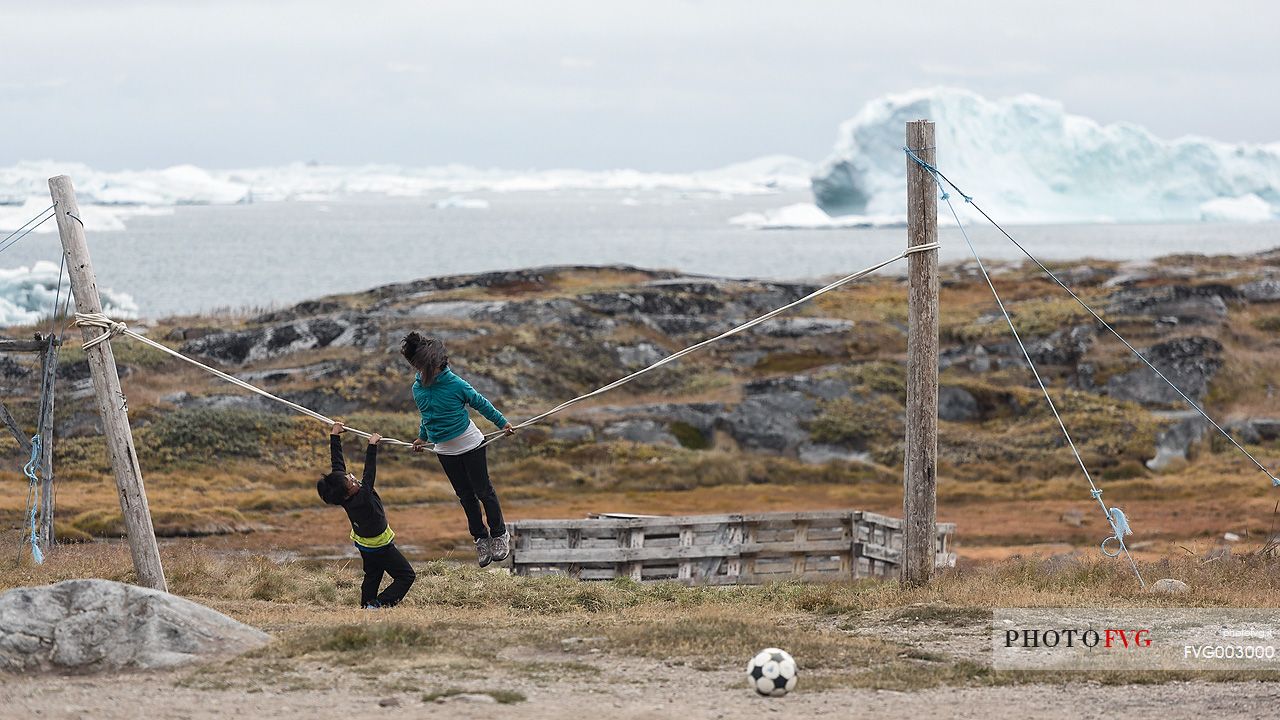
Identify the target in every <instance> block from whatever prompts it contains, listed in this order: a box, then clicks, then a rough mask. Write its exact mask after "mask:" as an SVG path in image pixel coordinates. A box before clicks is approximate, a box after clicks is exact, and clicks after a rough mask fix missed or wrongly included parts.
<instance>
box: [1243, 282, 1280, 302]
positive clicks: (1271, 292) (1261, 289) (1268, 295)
mask: <svg viewBox="0 0 1280 720" xmlns="http://www.w3.org/2000/svg"><path fill="white" fill-rule="evenodd" d="M1240 294H1241V295H1242V296H1244V299H1246V300H1248V301H1250V302H1267V303H1269V302H1280V279H1276V278H1263V279H1261V280H1255V281H1253V282H1248V283H1245V284H1243V285H1241V286H1240Z"/></svg>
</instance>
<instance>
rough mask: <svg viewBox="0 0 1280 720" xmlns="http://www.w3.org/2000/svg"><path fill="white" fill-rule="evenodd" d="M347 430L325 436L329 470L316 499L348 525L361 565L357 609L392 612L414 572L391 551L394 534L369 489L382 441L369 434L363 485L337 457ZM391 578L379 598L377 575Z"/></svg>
mask: <svg viewBox="0 0 1280 720" xmlns="http://www.w3.org/2000/svg"><path fill="white" fill-rule="evenodd" d="M346 430H347V428H346V427H344V426H343V424H342V423H334V424H333V427H332V428H331V429H330V430H329V457H330V460H331V462H332V469H331V471H330V472H329V474H327V475H325V476H324V477H322V478H320V481H319V482H317V483H316V492H317V493H319V495H320V499H321V500H324V501H325V502H326V503H328V504H329V505H341V506H342V509H343V510H346V511H347V519H349V520H350V521H351V541H352V542H354V543H355V545H356V549H357V550H359V551H360V559H361V560H362V561H363V563H364V582H363V583H362V584H361V585H360V607H362V608H380V607H392V606H393V605H395V604H397V603H399V602H400V601H401V600H403V599H404V596H405V593H407V592H409V587H410V586H412V585H413V581H414V580H415V579H416V578H417V574H416V573H414V571H413V566H412V565H410V564H409V561H408V560H405V559H404V555H401V554H400V551H399V550H398V549H397V548H396V546H395V543H394V542H393V541H394V540H395V537H396V534H395V532H393V531H392V530H391V526H390V525H388V524H387V514H386V512H385V511H384V510H383V509H382V498H380V497H378V492H377V491H376V490H374V489H373V483H374V479H375V477H376V475H377V467H376V465H377V460H378V442H379V441H380V440H382V436H381V435H378V434H377V433H374V434H373V435H371V436H370V437H369V446H368V449H366V450H365V456H364V479H363V480H356V476H355V475H353V474H351V473H349V472H347V464H346V462H345V461H344V460H343V457H342V433H344V432H346ZM383 573H386V574H388V575H390V576H391V584H390V585H388V586H387V589H386V590H383V591H382V593H379V592H378V587H379V586H380V585H382V575H383Z"/></svg>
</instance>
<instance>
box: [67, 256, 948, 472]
mask: <svg viewBox="0 0 1280 720" xmlns="http://www.w3.org/2000/svg"><path fill="white" fill-rule="evenodd" d="M938 247H939V244H938V243H930V244H928V245H916V246H914V247H911V248H908V249H907V250H905V251H903V252H901V253H899V254H897V255H895V256H893V257H892V258H889V259H888V260H884V261H882V262H878V263H876V264H874V265H871V266H870V267H867V268H864V269H862V270H859V271H858V272H855V273H852V274H850V275H846V276H844V277H842V278H840V279H838V280H835V281H834V282H831V283H829V284H827V285H825V286H823V287H821V288H819V289H817V290H815V291H813V292H811V293H809V294H808V295H805V296H804V297H802V298H800V299H799V300H795V301H793V302H790V303H787V304H786V305H783V306H782V307H779V308H777V309H774V310H770V311H769V312H767V313H765V314H763V315H761V316H759V317H756V318H752V319H751V320H748V321H746V322H744V323H742V324H741V325H738V326H736V327H733V328H731V329H729V330H726V331H725V332H723V333H720V334H719V335H716V336H715V337H712V338H708V339H706V340H703V341H701V342H698V343H695V344H694V345H690V346H689V347H687V348H684V349H683V350H680V351H678V352H676V353H673V354H671V355H668V356H667V357H665V358H662V359H661V360H659V361H657V362H655V363H653V364H652V365H649V366H648V367H645V368H643V369H641V370H637V371H636V372H633V373H631V374H630V375H627V376H626V377H623V378H620V379H618V380H615V381H613V382H611V383H609V384H608V385H605V386H603V387H600V388H597V389H595V390H592V391H591V392H589V393H585V394H583V395H579V396H578V397H575V398H573V399H572V400H568V401H566V402H563V403H561V404H559V405H557V406H556V407H554V408H551V409H550V410H548V411H546V412H544V413H542V414H540V415H536V416H534V417H532V418H530V419H528V420H525V421H524V422H522V423H519V424H518V425H513V426H512V427H513V428H515V429H520V428H525V427H528V426H530V425H533V424H534V423H537V422H541V421H543V420H545V419H547V418H548V417H551V416H552V415H555V414H556V413H558V412H561V411H563V410H565V409H567V408H569V407H572V406H574V405H576V404H578V403H580V402H582V401H584V400H587V399H589V398H593V397H595V396H597V395H600V394H603V393H606V392H608V391H610V390H613V389H615V388H618V387H621V386H623V385H626V384H627V383H629V382H631V381H632V380H635V379H636V378H638V377H640V376H641V375H644V374H645V373H648V372H652V371H653V370H656V369H658V368H660V367H662V366H663V365H667V364H669V363H672V362H675V361H676V360H679V359H680V358H682V357H684V356H686V355H689V354H690V353H693V352H696V351H698V350H701V349H702V348H705V347H707V346H708V345H711V344H713V343H716V342H719V341H721V340H724V339H725V338H728V337H732V336H734V335H737V334H738V333H741V332H744V331H746V330H749V329H751V328H753V327H755V326H757V325H759V324H761V323H763V322H766V321H768V320H771V319H773V318H775V317H777V316H778V315H781V314H782V313H784V312H787V311H788V310H791V309H792V308H794V307H796V306H798V305H802V304H804V303H806V302H809V301H811V300H813V299H814V298H817V297H819V296H821V295H825V294H826V293H829V292H831V291H833V290H836V289H837V288H840V287H843V286H844V285H847V284H849V283H851V282H853V281H855V280H859V279H861V278H864V277H866V276H867V275H870V274H871V273H874V272H876V271H877V270H880V269H881V268H884V267H886V266H888V265H890V264H892V263H894V262H897V261H898V260H902V259H903V258H906V257H907V256H909V255H913V254H915V253H921V252H928V251H931V250H937V249H938ZM74 324H75V325H78V326H80V327H82V328H98V329H100V330H103V333H102V334H101V335H98V336H97V337H93V338H90V339H89V340H86V341H85V342H84V349H85V350H88V349H91V348H93V347H94V346H96V345H99V344H101V343H104V342H109V341H110V340H111V338H113V337H116V336H119V335H124V336H127V337H130V338H133V339H134V340H137V341H139V342H141V343H143V344H144V345H147V346H149V347H152V348H154V349H156V350H159V351H160V352H163V353H165V354H167V355H171V356H173V357H175V358H177V359H179V360H181V361H183V362H185V363H189V364H191V365H194V366H196V367H198V368H200V369H201V370H204V371H205V372H208V373H210V374H212V375H214V376H217V377H219V378H221V379H223V380H225V381H227V382H229V383H231V384H232V385H235V386H237V387H239V388H243V389H245V390H248V391H249V392H251V393H254V394H256V395H260V396H262V397H264V398H267V399H268V400H272V401H275V402H277V403H280V404H281V405H284V406H286V407H288V408H289V409H291V410H293V411H295V412H297V413H299V414H302V415H305V416H307V417H309V418H312V419H314V420H318V421H319V422H322V423H325V424H326V425H332V424H334V422H336V421H335V420H333V419H332V418H329V417H327V416H325V415H322V414H320V413H318V412H316V411H314V410H311V409H310V408H306V407H303V406H302V405H299V404H297V403H295V402H292V401H289V400H285V399H284V398H282V397H279V396H277V395H273V394H271V393H269V392H267V391H266V390H263V389H262V388H259V387H257V386H255V385H252V384H250V383H247V382H245V381H244V380H241V379H240V378H237V377H235V376H233V375H229V374H227V373H225V372H223V371H221V370H218V369H217V368H213V367H210V366H208V365H206V364H204V363H202V362H200V361H199V360H195V359H194V358H190V357H188V356H186V355H183V354H182V353H180V352H178V351H176V350H174V349H172V348H169V347H167V346H165V345H162V344H160V343H158V342H156V341H155V340H152V339H151V338H149V337H147V336H145V335H141V334H139V333H136V332H134V331H133V330H130V329H129V326H128V325H126V324H125V323H123V322H119V321H116V320H113V319H111V318H110V317H108V316H106V315H105V314H103V313H76V314H75V322H74ZM347 429H348V430H349V431H350V432H351V433H352V434H353V435H357V436H359V437H363V438H368V437H370V435H371V434H372V433H368V432H365V431H364V430H357V429H356V428H351V427H349V428H347ZM506 434H507V433H506V432H505V430H498V431H496V432H491V433H488V434H487V435H485V441H484V443H483V444H482V445H481V447H483V446H484V445H488V444H490V443H492V442H495V441H496V440H498V439H499V438H502V437H505V436H506ZM382 442H383V443H386V444H388V445H397V446H401V447H412V446H413V444H412V443H407V442H405V441H403V440H397V439H395V438H388V437H384V438H382ZM425 449H426V450H428V451H431V450H433V448H431V447H430V446H426V447H425Z"/></svg>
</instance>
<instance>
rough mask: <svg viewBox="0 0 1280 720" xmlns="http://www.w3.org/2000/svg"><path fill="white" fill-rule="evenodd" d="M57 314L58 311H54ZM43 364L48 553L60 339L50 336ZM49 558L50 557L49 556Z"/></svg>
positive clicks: (43, 515)
mask: <svg viewBox="0 0 1280 720" xmlns="http://www.w3.org/2000/svg"><path fill="white" fill-rule="evenodd" d="M54 312H55V314H56V312H57V308H54ZM48 340H49V345H48V347H46V348H45V351H44V356H43V359H42V360H41V362H40V368H41V379H40V424H39V427H40V527H39V532H40V540H41V542H42V543H43V544H44V547H45V548H46V549H49V548H52V547H53V541H54V532H53V398H54V381H55V380H56V379H57V375H58V346H59V345H60V343H59V341H58V336H57V335H53V334H50V335H49V338H48ZM46 554H48V553H47V552H46Z"/></svg>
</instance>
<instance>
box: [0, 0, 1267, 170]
mask: <svg viewBox="0 0 1280 720" xmlns="http://www.w3.org/2000/svg"><path fill="white" fill-rule="evenodd" d="M891 5H894V6H897V5H900V4H898V3H891V2H879V1H877V2H852V1H843V2H837V1H832V2H819V1H816V0H814V1H806V0H767V1H758V0H733V1H730V0H724V1H711V0H707V1H698V0H683V1H681V0H632V1H631V2H625V3H623V2H611V1H610V0H589V1H583V2H561V1H556V0H522V1H517V2H495V1H485V0H466V1H447V2H427V1H425V0H419V1H417V2H375V1H367V2H353V1H351V0H343V1H342V2H329V1H328V0H308V1H307V2H296V3H295V2H274V3H273V2H265V1H261V0H260V1H257V2H238V1H235V0H232V1H226V2H197V1H184V0H168V1H166V2H120V1H113V0H95V1H93V2H88V1H86V0H79V1H78V2H34V1H32V0H23V1H22V2H10V1H9V0H0V28H3V29H4V31H3V36H2V37H3V40H0V128H3V136H2V138H0V165H8V164H11V163H14V162H16V161H19V160H39V159H57V160H65V161H80V162H85V163H88V164H90V165H93V166H95V167H99V168H102V169H121V168H147V167H161V166H167V165H172V164H177V163H194V164H197V165H202V166H205V167H214V168H229V167H243V166H252V165H274V164H280V163H286V162H292V161H309V160H315V161H320V162H326V163H339V164H356V163H366V162H384V163H397V164H403V165H438V164H444V163H450V162H459V163H467V164H472V165H479V166H497V167H506V168H535V167H536V168H548V167H579V168H590V169H601V168H616V167H635V168H639V169H645V170H676V171H681V170H692V169H699V168H710V167H715V166H719V165H724V164H727V163H730V162H736V161H739V160H745V159H748V158H752V157H755V156H758V155H763V154H769V153H787V154H793V155H798V156H800V157H803V158H807V159H811V160H818V159H821V158H822V157H823V156H824V155H826V153H827V152H828V150H829V149H830V148H831V147H832V145H833V142H834V139H835V130H836V126H837V124H838V123H840V121H842V120H844V119H846V118H848V117H850V116H851V115H853V114H854V113H855V112H856V111H857V110H858V109H859V107H861V105H862V104H863V103H864V102H865V101H867V100H869V99H872V98H874V97H877V96H879V95H882V94H885V93H889V92H900V91H903V90H907V89H912V88H917V87H926V86H932V85H940V84H945V85H954V86H959V87H965V88H969V89H971V90H974V91H977V92H979V93H982V94H984V95H988V96H992V97H996V96H1005V95H1010V94H1016V93H1022V92H1033V93H1037V94H1041V95H1044V96H1046V97H1050V98H1055V99H1058V100H1061V101H1063V102H1064V103H1065V104H1066V107H1067V110H1068V111H1070V112H1074V113H1078V114H1082V115H1088V116H1091V117H1094V118H1096V119H1098V120H1101V121H1106V122H1110V121H1116V120H1128V121H1133V122H1136V123H1139V124H1141V125H1145V126H1146V127H1148V128H1150V129H1151V130H1152V131H1154V132H1155V133H1156V134H1158V135H1161V136H1164V137H1176V136H1180V135H1186V134H1197V135H1205V136H1210V137H1216V138H1220V139H1223V140H1229V141H1247V142H1270V141H1276V140H1280V92H1277V90H1276V87H1277V85H1276V74H1277V70H1280V49H1277V39H1278V38H1277V33H1278V31H1280V3H1269V2H1248V1H1241V0H1228V1H1227V2H1217V3H1212V4H1206V3H1204V2H1202V1H1200V0H1194V1H1184V0H1163V1H1161V2H1150V1H1147V0H1143V1H1142V2H1137V1H1133V0H1109V1H1108V2H1097V3H1095V2H1073V3H1070V4H1069V5H1068V4H1065V3H1052V4H1051V3H1044V2H1027V1H1026V0H1017V1H1014V2H994V1H993V2H985V1H983V0H966V1H964V2H960V1H956V2H938V3H931V2H922V1H921V0H917V1H916V2H914V3H912V5H913V6H914V7H916V8H920V10H919V11H918V12H916V13H908V12H907V11H905V10H904V9H902V8H901V7H890V6H891ZM1053 6H1061V7H1062V8H1065V9H1059V8H1058V7H1053Z"/></svg>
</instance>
